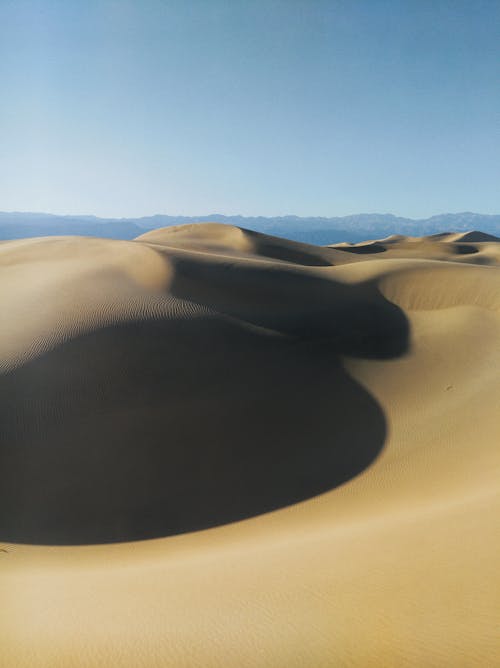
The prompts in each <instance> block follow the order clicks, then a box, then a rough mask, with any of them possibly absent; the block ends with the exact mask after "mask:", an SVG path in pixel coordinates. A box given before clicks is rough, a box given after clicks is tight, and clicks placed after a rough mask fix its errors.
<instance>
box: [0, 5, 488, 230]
mask: <svg viewBox="0 0 500 668" xmlns="http://www.w3.org/2000/svg"><path fill="white" fill-rule="evenodd" d="M0 94H1V97H2V102H1V105H0V151H1V153H0V210H4V211H5V210H18V211H19V210H22V211H48V212H53V213H85V214H87V213H93V214H96V215H102V216H138V215H149V214H153V213H170V214H186V215H199V214H202V213H212V212H217V213H226V214H235V213H241V214H244V215H281V214H287V213H291V214H297V215H325V216H335V215H345V214H349V213H358V212H374V211H377V212H393V213H396V214H400V215H406V216H410V217H425V216H427V215H431V214H434V213H440V212H445V211H463V210H473V211H478V212H481V213H499V212H500V2H498V0H490V1H486V2H484V1H482V0H469V1H468V2H464V1H462V0H450V1H446V0H414V1H412V0H391V1H384V0H345V1H341V0H325V1H323V0H163V1H160V0H120V1H119V0H59V1H56V0H38V1H37V0H34V1H31V2H30V1H24V0H12V1H9V0H0Z"/></svg>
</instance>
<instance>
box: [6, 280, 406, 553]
mask: <svg viewBox="0 0 500 668" xmlns="http://www.w3.org/2000/svg"><path fill="white" fill-rule="evenodd" d="M303 280H304V279H303V277H302V282H303ZM318 280H319V279H318ZM310 287H311V289H315V288H318V285H316V282H315V280H313V281H312V284H311V286H310ZM325 289H326V292H325V299H326V295H327V293H328V289H327V288H325ZM346 290H347V291H349V290H350V288H346ZM176 291H177V293H178V294H179V293H185V292H186V291H187V292H188V291H189V290H188V286H187V287H186V284H185V283H183V282H182V276H181V279H180V282H179V284H178V285H177V288H176ZM334 297H335V304H338V302H339V300H338V294H335V295H334ZM354 302H355V303H354V306H352V304H351V302H350V301H349V300H348V299H346V300H345V302H344V303H343V305H342V300H340V305H339V306H336V307H335V308H333V306H331V307H330V310H329V308H328V303H326V302H324V301H323V302H322V304H318V305H317V308H316V309H315V310H314V309H312V310H311V309H310V310H309V311H307V312H304V313H305V315H304V314H303V316H302V317H301V318H299V317H298V319H297V320H296V322H295V323H294V322H289V321H287V320H286V318H285V317H284V316H280V317H279V318H277V320H276V322H274V325H277V324H279V323H278V321H279V322H280V323H281V324H282V325H284V327H283V328H282V331H285V332H286V335H285V336H281V337H278V336H271V335H269V334H266V333H263V332H260V331H252V330H251V329H249V328H248V327H247V326H246V325H245V324H242V322H240V321H237V320H234V319H232V318H226V317H216V316H214V317H211V316H210V317H209V316H206V317H203V318H193V319H186V320H182V319H178V320H149V321H142V322H139V323H130V324H122V325H116V326H113V327H107V328H104V329H101V330H99V331H96V332H93V333H90V334H87V335H84V336H80V337H79V338H76V339H74V340H71V341H69V342H66V343H64V344H62V345H59V346H58V347H57V348H56V349H55V350H53V351H51V352H48V353H45V354H44V355H42V356H41V357H39V358H38V359H35V360H32V361H30V362H27V363H25V364H24V365H23V366H22V367H19V368H17V369H16V370H14V371H11V372H9V373H7V374H4V375H3V376H0V393H1V396H2V401H1V406H0V418H1V437H0V438H1V443H0V462H1V470H0V540H2V541H12V542H20V543H38V544H88V543H107V542H115V541H131V540H139V539H146V538H153V537H161V536H169V535H174V534H179V533H184V532H188V531H195V530H199V529H206V528H208V527H213V526H216V525H220V524H224V523H228V522H233V521H235V520H240V519H243V518H247V517H251V516H254V515H257V514H260V513H264V512H267V511H271V510H274V509H277V508H281V507H284V506H287V505H289V504H293V503H296V502H298V501H301V500H304V499H307V498H310V497H313V496H315V495H317V494H320V493H322V492H326V491H328V490H331V489H332V488H334V487H336V486H338V485H340V484H342V483H344V482H346V481H347V480H349V479H351V478H353V477H354V476H356V475H357V474H359V473H360V472H361V471H363V470H364V469H366V467H368V466H369V465H370V464H371V463H372V462H373V461H374V459H375V458H376V457H377V455H378V454H379V453H380V451H381V449H382V447H383V445H384V441H385V438H386V421H385V418H384V414H383V411H382V409H381V407H380V406H379V405H378V404H377V402H376V401H375V399H374V398H373V397H372V396H371V395H370V394H369V393H368V392H367V391H366V390H365V389H364V388H363V387H362V386H361V385H360V384H359V383H357V382H356V381H355V380H353V379H352V378H351V377H350V376H349V375H348V374H347V373H346V371H345V370H344V368H343V366H342V363H341V358H340V357H339V355H340V354H359V355H363V356H368V357H383V358H389V357H395V356H398V355H401V354H403V353H404V352H405V350H406V349H407V345H408V323H407V320H406V318H405V316H404V314H403V313H402V312H401V311H400V310H399V309H398V308H397V307H396V306H394V305H393V304H390V303H389V302H386V301H385V300H384V299H383V298H382V297H381V296H380V295H378V296H377V298H376V299H375V300H373V299H370V300H368V301H367V302H366V303H365V304H364V307H363V303H361V304H359V303H357V302H356V299H354ZM349 304H351V306H349ZM360 309H361V310H360ZM299 311H300V309H299ZM304 318H305V320H304ZM268 319H269V320H272V318H271V316H269V318H268ZM247 320H251V318H248V319H247ZM287 322H288V325H287ZM325 323H326V324H325ZM257 324H258V323H257ZM260 324H261V325H262V326H264V325H266V324H267V325H271V324H273V323H272V322H268V323H266V322H262V323H260Z"/></svg>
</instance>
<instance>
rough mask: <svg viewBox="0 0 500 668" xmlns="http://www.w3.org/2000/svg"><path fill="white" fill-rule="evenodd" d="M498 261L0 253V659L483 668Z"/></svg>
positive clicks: (444, 238) (486, 238) (234, 231)
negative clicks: (471, 667)
mask: <svg viewBox="0 0 500 668" xmlns="http://www.w3.org/2000/svg"><path fill="white" fill-rule="evenodd" d="M499 265H500V244H499V243H498V240H496V239H495V238H491V237H490V235H483V234H482V233H480V232H474V233H466V234H457V235H454V234H452V233H445V234H443V235H434V236H432V237H421V238H406V237H401V236H398V237H392V238H388V239H381V240H373V241H367V242H365V243H363V244H355V245H348V244H340V245H336V246H330V247H317V246H311V245H307V244H301V243H297V242H292V241H287V240H283V239H278V238H275V237H270V236H266V235H262V234H258V233H255V232H249V231H246V230H241V229H239V228H237V227H232V226H224V225H218V224H214V223H206V224H198V225H186V226H180V227H176V228H166V229H163V230H155V231H153V232H149V233H147V234H145V235H142V236H141V237H138V238H137V239H136V240H134V241H116V240H104V239H96V238H95V239H94V238H83V237H47V238H36V239H25V240H19V241H11V242H4V243H2V244H0V272H1V277H2V278H1V281H0V308H1V313H2V327H0V365H1V366H0V370H1V373H0V394H1V404H0V412H1V424H2V431H1V442H0V458H1V469H0V540H1V541H4V542H3V543H2V544H1V545H0V547H1V550H0V566H1V570H0V591H1V592H2V599H1V600H2V605H1V606H0V648H1V649H0V656H1V658H2V662H1V665H2V666H4V665H5V666H6V667H8V668H10V667H16V668H17V667H18V666H19V667H23V666H26V667H28V666H29V667H35V666H36V667H38V666H43V667H45V666H47V668H48V667H50V668H52V667H54V666H82V667H84V666H85V667H94V666H96V667H97V666H104V665H110V666H118V667H128V666H144V667H149V666H173V667H178V666H179V667H180V666H204V667H220V666H230V667H232V666H235V667H236V666H237V667H245V666H248V667H250V666H252V667H253V666H273V667H274V666H278V667H282V666H283V667H287V668H288V667H291V668H293V667H299V666H312V667H320V666H362V667H367V666H368V667H369V666H381V667H384V668H385V667H387V666H398V667H399V666H415V667H417V666H418V667H420V666H450V667H451V666H453V667H455V666H495V665H500V658H499V654H498V634H497V632H498V615H497V609H498V596H497V591H498V584H499V583H498V575H497V570H498V566H497V564H498V558H499V557H500V537H499V534H498V531H496V529H495V528H496V526H497V524H496V523H495V520H496V519H497V518H498V511H499V503H498V469H499V463H500V455H499V452H498V443H499V441H500V418H499V415H500V382H499V374H498V369H499V366H500V343H499V341H500V267H499Z"/></svg>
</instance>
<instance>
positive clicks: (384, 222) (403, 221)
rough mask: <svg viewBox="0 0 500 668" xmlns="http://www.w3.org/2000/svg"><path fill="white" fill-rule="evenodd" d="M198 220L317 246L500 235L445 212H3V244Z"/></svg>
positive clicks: (484, 222) (497, 225)
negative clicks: (398, 237)
mask: <svg viewBox="0 0 500 668" xmlns="http://www.w3.org/2000/svg"><path fill="white" fill-rule="evenodd" d="M196 222H219V223H227V224H230V225H237V226H238V227H243V228H246V229H249V230H254V231H256V232H263V233H265V234H271V235H274V236H279V237H284V238H288V239H293V240H295V241H303V242H307V243H312V244H320V245H326V244H335V243H340V242H342V241H348V242H352V243H356V242H359V241H364V240H366V239H374V238H377V239H378V238H382V237H386V236H388V235H390V234H404V235H407V236H423V235H428V234H435V233H437V232H446V231H454V232H462V231H467V230H472V229H474V230H482V231H483V232H487V233H489V234H494V235H496V236H499V235H500V214H498V215H486V214H480V213H471V212H464V213H444V214H440V215H436V216H432V217H430V218H422V219H412V218H403V217H400V216H394V215H392V214H389V213H384V214H380V213H361V214H355V215H350V216H342V217H334V218H325V217H299V216H291V215H290V216H277V217H263V216H258V217H246V216H224V215H220V214H215V213H214V214H210V215H202V216H167V215H155V216H146V217H143V218H98V217H96V216H60V215H54V214H48V213H22V212H13V213H8V212H0V240H7V239H22V238H25V237H37V236H51V235H68V234H69V235H77V236H95V237H103V238H110V239H134V238H135V237H137V236H139V235H140V234H144V232H146V231H149V230H154V229H157V228H160V227H170V226H172V225H183V224H187V223H196Z"/></svg>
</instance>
